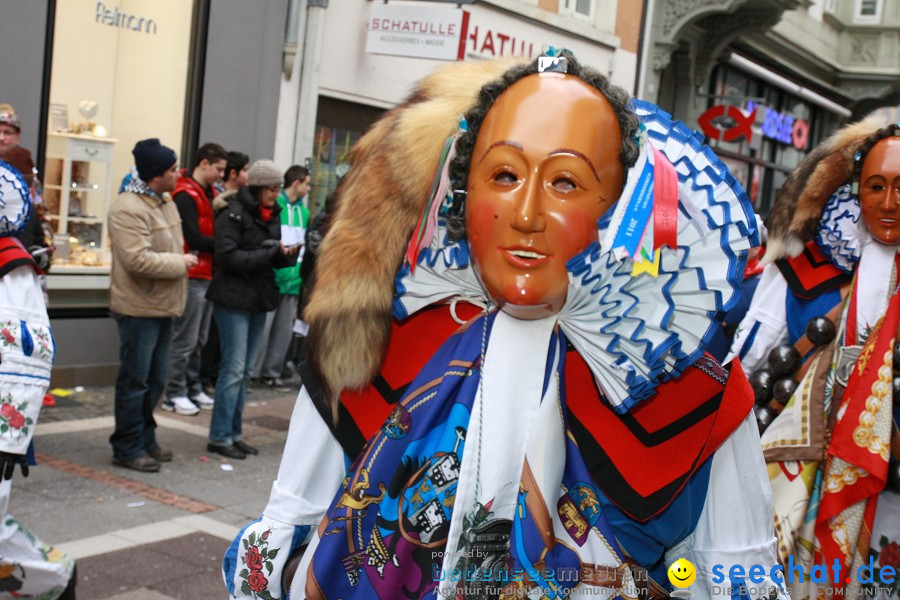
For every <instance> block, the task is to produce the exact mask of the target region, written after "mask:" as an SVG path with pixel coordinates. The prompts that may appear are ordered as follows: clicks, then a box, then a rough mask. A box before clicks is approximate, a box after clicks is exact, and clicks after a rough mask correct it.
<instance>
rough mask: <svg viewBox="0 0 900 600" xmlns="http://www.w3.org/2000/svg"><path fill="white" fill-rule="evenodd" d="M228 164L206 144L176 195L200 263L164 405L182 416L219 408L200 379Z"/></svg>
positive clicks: (181, 320)
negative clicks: (218, 207) (219, 201)
mask: <svg viewBox="0 0 900 600" xmlns="http://www.w3.org/2000/svg"><path fill="white" fill-rule="evenodd" d="M227 160H228V153H227V152H226V151H225V149H224V148H223V147H222V146H220V145H219V144H204V145H202V146H200V149H199V150H197V155H196V158H195V159H194V170H193V171H192V172H191V174H190V175H188V173H187V169H185V170H184V171H183V172H182V174H181V176H180V177H179V178H178V182H177V183H176V184H175V192H174V194H173V195H174V199H175V205H176V206H177V207H178V213H179V215H181V231H182V233H183V234H184V251H185V252H190V253H191V254H193V255H195V256H196V257H197V264H196V265H195V266H193V267H191V269H190V270H189V271H188V299H187V306H185V309H184V314H182V315H181V316H180V317H178V318H176V319H175V323H174V326H173V330H172V350H171V354H170V358H169V382H168V385H167V386H166V399H165V401H164V402H163V410H168V411H174V412H176V413H178V414H179V415H196V414H197V413H198V412H200V409H201V408H203V409H207V410H210V409H212V406H213V399H212V398H210V397H209V396H208V395H206V393H204V391H203V384H202V381H201V379H200V350H201V348H202V347H203V344H204V343H205V342H206V335H207V332H208V331H209V322H210V318H211V317H212V305H210V304H209V303H208V302H207V301H206V288H207V287H209V281H210V279H212V273H213V222H214V220H215V218H214V216H213V208H212V201H213V198H214V197H215V195H216V191H215V188H214V187H213V184H215V183H216V182H218V181H219V180H220V179H222V176H223V175H224V174H225V163H226V162H227Z"/></svg>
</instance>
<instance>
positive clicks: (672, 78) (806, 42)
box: [638, 0, 900, 215]
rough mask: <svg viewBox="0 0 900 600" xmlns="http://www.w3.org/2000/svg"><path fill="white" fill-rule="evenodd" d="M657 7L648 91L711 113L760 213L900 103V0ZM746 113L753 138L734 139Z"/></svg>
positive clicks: (737, 1)
mask: <svg viewBox="0 0 900 600" xmlns="http://www.w3.org/2000/svg"><path fill="white" fill-rule="evenodd" d="M650 14H651V15H652V17H651V18H650V20H649V25H648V28H647V35H646V37H645V44H644V48H643V50H644V51H645V52H646V56H647V60H646V61H643V62H642V65H641V74H640V83H639V92H638V93H639V95H641V96H643V97H645V98H648V99H650V100H655V101H656V102H658V103H659V104H660V105H662V106H663V107H664V108H666V109H667V110H670V111H671V112H673V114H674V115H675V116H676V117H678V118H680V119H682V120H684V121H685V122H687V123H688V124H690V125H691V126H692V127H694V128H695V129H701V128H702V125H701V120H702V119H704V115H706V116H705V120H706V121H707V126H709V124H710V121H712V125H713V129H712V130H711V131H712V136H710V133H709V132H707V131H706V130H705V131H704V132H705V133H706V134H707V136H708V139H709V143H710V145H711V146H712V147H713V148H714V149H715V150H716V152H717V153H718V154H719V156H720V157H721V158H722V159H723V161H725V162H726V163H727V164H728V165H729V167H730V168H731V170H732V171H733V172H734V174H735V176H736V177H737V178H738V180H739V181H740V182H741V183H742V184H743V185H744V186H745V188H746V190H747V192H748V194H749V195H750V197H751V199H752V200H753V202H754V206H755V207H756V209H757V211H758V212H759V213H760V214H763V215H765V214H767V213H768V210H769V208H770V206H771V203H772V201H773V200H774V197H775V192H776V190H777V189H778V188H779V187H780V186H781V184H782V182H783V181H784V179H785V177H786V176H787V174H788V173H789V172H790V171H791V170H792V169H793V168H794V167H796V166H797V164H799V162H800V160H802V159H803V157H804V156H805V155H806V154H807V153H808V152H809V151H810V150H811V149H812V148H814V147H815V146H816V145H817V144H818V143H819V142H821V141H822V140H823V139H824V138H826V137H827V136H828V135H830V134H831V133H832V132H833V131H834V130H835V129H836V128H837V127H839V126H840V125H841V124H843V123H845V122H847V121H849V120H855V119H859V118H862V117H863V116H865V115H867V114H868V113H870V112H872V111H873V110H875V109H878V108H881V107H891V106H896V105H897V104H898V103H900V3H898V2H893V1H891V0H846V1H843V0H842V1H837V0H727V1H715V2H713V1H710V0H651V6H650ZM732 107H736V108H737V109H739V110H740V113H739V114H737V113H733V114H735V117H736V118H728V117H727V114H728V111H729V110H731V108H732ZM722 113H725V115H724V116H722ZM714 115H718V117H717V116H714ZM716 119H718V121H716ZM746 121H749V122H750V127H749V128H748V132H749V133H750V135H749V136H748V135H740V136H738V137H737V138H735V139H728V141H726V140H725V137H726V136H725V132H724V130H725V129H728V128H731V127H734V126H740V125H741V124H743V123H744V122H746ZM716 125H718V127H716ZM716 129H718V132H716ZM716 136H718V137H716ZM728 137H729V138H730V137H731V136H728Z"/></svg>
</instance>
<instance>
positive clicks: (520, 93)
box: [466, 73, 624, 319]
mask: <svg viewBox="0 0 900 600" xmlns="http://www.w3.org/2000/svg"><path fill="white" fill-rule="evenodd" d="M621 137H622V135H621V129H620V127H619V122H618V120H617V118H616V114H615V111H614V110H613V108H612V106H611V105H610V103H609V101H608V100H607V99H606V98H605V97H604V96H603V94H601V93H600V92H599V91H598V90H596V89H595V88H594V87H592V86H590V85H589V84H587V83H585V82H583V81H582V80H580V79H578V78H577V77H575V76H573V75H564V74H561V73H540V74H534V75H529V76H527V77H525V78H523V79H521V80H519V81H517V82H516V83H515V84H513V85H512V86H510V87H509V88H508V89H507V90H506V91H505V92H503V94H501V96H500V97H499V98H498V99H497V101H496V102H495V103H494V104H493V106H492V107H491V108H490V110H489V111H488V113H487V115H486V116H485V118H484V121H483V122H482V125H481V128H480V129H479V132H478V138H477V140H476V143H475V148H474V151H473V152H472V162H471V165H470V168H469V178H468V190H467V191H468V194H467V200H466V236H467V238H468V241H469V247H470V249H471V251H472V258H473V262H474V265H475V269H476V270H477V272H478V274H479V276H480V277H481V280H482V281H483V283H484V285H485V287H486V288H487V291H488V292H489V293H490V295H491V297H492V298H493V299H494V300H495V301H496V302H497V303H498V305H499V306H500V307H501V309H502V310H504V311H506V312H507V313H509V314H511V315H513V316H515V317H518V318H523V319H537V318H542V317H545V316H549V315H552V314H556V313H558V312H559V311H560V310H561V309H562V307H563V304H564V303H565V300H566V294H567V289H568V284H569V281H568V274H567V271H566V262H567V261H568V260H569V259H570V258H572V257H573V256H575V255H576V254H578V253H579V252H581V251H582V250H584V249H585V248H586V247H587V246H588V245H589V244H590V243H591V242H593V241H596V240H597V219H599V218H600V216H601V215H603V213H605V212H606V210H607V209H608V208H609V207H610V206H611V205H612V204H613V203H615V201H616V200H617V199H618V198H619V195H620V194H621V192H622V185H623V179H624V172H623V168H622V164H621V162H620V160H619V152H620V149H621V146H622V141H621Z"/></svg>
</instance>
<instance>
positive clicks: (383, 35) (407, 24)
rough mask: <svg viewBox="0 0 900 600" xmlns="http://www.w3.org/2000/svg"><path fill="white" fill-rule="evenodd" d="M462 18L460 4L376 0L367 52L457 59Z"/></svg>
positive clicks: (370, 19) (367, 41) (373, 5)
mask: <svg viewBox="0 0 900 600" xmlns="http://www.w3.org/2000/svg"><path fill="white" fill-rule="evenodd" d="M462 21H463V11H462V10H460V9H458V8H446V7H438V6H397V5H391V4H375V3H373V4H372V11H371V13H369V23H368V30H369V32H368V37H367V38H366V52H368V53H370V54H391V55H394V56H412V57H417V58H432V59H436V60H456V59H457V56H458V55H459V51H460V37H461V32H462Z"/></svg>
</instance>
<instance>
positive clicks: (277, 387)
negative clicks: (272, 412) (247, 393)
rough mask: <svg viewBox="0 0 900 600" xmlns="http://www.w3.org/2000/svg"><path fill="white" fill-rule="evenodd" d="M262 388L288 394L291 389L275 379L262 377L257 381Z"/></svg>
mask: <svg viewBox="0 0 900 600" xmlns="http://www.w3.org/2000/svg"><path fill="white" fill-rule="evenodd" d="M259 382H260V383H262V384H263V385H264V386H266V387H267V388H269V389H270V390H272V391H273V392H289V391H291V388H289V387H288V386H286V385H284V382H283V381H282V380H280V379H278V378H277V377H263V378H262V379H260V380H259Z"/></svg>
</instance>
